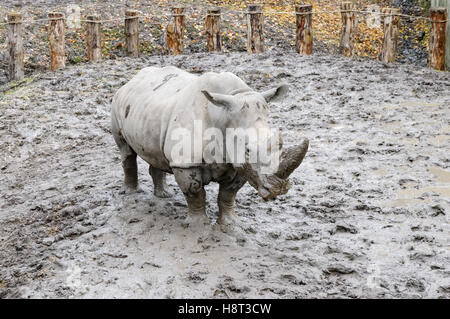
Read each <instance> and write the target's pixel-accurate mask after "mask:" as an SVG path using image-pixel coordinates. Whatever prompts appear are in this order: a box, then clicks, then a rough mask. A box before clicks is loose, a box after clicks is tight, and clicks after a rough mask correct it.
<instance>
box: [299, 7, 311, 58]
mask: <svg viewBox="0 0 450 319" xmlns="http://www.w3.org/2000/svg"><path fill="white" fill-rule="evenodd" d="M295 12H296V13H297V14H296V16H297V19H296V24H297V36H296V48H297V52H298V53H300V54H307V55H309V54H312V52H313V32H312V5H311V4H307V5H298V6H295Z"/></svg>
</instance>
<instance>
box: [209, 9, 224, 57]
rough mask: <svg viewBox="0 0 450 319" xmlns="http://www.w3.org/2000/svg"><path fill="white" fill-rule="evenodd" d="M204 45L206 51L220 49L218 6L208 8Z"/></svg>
mask: <svg viewBox="0 0 450 319" xmlns="http://www.w3.org/2000/svg"><path fill="white" fill-rule="evenodd" d="M205 30H206V46H207V48H208V51H221V50H222V39H221V38H220V8H214V9H209V10H208V14H207V16H206V20H205Z"/></svg>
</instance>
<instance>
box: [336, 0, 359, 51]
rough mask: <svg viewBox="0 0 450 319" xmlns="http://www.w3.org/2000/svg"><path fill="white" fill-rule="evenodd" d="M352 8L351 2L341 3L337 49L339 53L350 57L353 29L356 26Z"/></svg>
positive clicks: (353, 41)
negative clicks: (339, 35)
mask: <svg viewBox="0 0 450 319" xmlns="http://www.w3.org/2000/svg"><path fill="white" fill-rule="evenodd" d="M352 10H354V5H353V3H351V2H342V3H341V20H342V29H341V44H340V46H339V51H340V52H341V54H343V55H345V56H348V57H352V56H353V53H354V52H353V50H354V46H355V35H354V30H355V28H356V16H355V13H354V12H352Z"/></svg>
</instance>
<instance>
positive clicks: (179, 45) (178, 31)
mask: <svg viewBox="0 0 450 319" xmlns="http://www.w3.org/2000/svg"><path fill="white" fill-rule="evenodd" d="M184 11H185V8H184V7H174V8H172V15H173V24H169V26H168V29H171V30H168V31H171V32H170V35H171V41H169V42H167V45H168V48H167V49H168V53H169V54H183V49H184V41H183V38H184Z"/></svg>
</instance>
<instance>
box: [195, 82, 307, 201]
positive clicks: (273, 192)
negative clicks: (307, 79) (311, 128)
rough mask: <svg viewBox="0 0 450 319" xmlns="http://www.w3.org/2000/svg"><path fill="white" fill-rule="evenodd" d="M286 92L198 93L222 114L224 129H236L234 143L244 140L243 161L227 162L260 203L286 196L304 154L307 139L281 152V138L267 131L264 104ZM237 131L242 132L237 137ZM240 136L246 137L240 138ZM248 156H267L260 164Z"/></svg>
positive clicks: (280, 88) (284, 89) (278, 89)
mask: <svg viewBox="0 0 450 319" xmlns="http://www.w3.org/2000/svg"><path fill="white" fill-rule="evenodd" d="M288 91H289V88H288V87H287V85H284V84H283V85H279V86H277V87H275V88H273V89H271V90H268V91H266V92H263V93H258V92H255V91H253V90H251V89H250V88H248V89H240V90H237V91H235V92H231V93H230V94H217V93H211V92H208V91H202V93H203V94H204V95H205V97H206V98H207V99H208V100H209V101H210V102H211V103H212V104H214V105H216V106H218V107H220V108H222V110H223V111H225V115H226V116H224V117H225V118H226V123H225V126H226V127H227V128H233V129H236V130H235V132H237V133H236V137H237V139H240V140H241V141H243V140H245V160H244V161H243V162H233V161H231V163H232V164H233V166H234V167H235V169H236V171H237V172H238V174H240V175H241V176H243V177H244V178H245V179H246V180H247V181H248V182H249V184H250V185H251V186H253V187H254V188H255V189H256V190H257V191H258V194H259V195H260V196H261V197H262V198H263V199H264V200H271V199H274V198H276V197H277V196H279V195H283V194H286V193H287V192H288V190H289V189H290V187H291V186H290V183H289V176H290V175H291V173H292V172H293V171H294V170H295V169H296V168H297V167H298V166H299V165H300V164H301V162H302V161H303V158H304V157H305V155H306V152H307V151H308V145H309V141H308V140H307V139H303V140H302V141H301V142H300V144H298V145H296V146H293V147H290V148H288V149H285V150H283V149H282V144H283V143H282V139H281V136H279V134H276V135H274V131H273V130H270V128H269V125H268V113H269V106H268V103H269V102H270V101H276V100H279V99H281V98H282V97H283V96H285V95H286V94H287V93H288ZM239 129H244V130H241V131H240V133H239ZM249 129H253V130H254V131H256V132H257V142H255V140H252V139H250V138H249V136H248V135H246V134H248V132H249ZM240 134H244V135H246V136H240ZM274 141H275V143H274ZM227 147H229V145H227ZM232 147H234V145H233V146H232ZM261 151H263V152H261ZM250 154H259V155H260V154H266V155H267V156H265V160H262V159H261V157H260V156H259V155H258V157H257V159H256V160H255V157H254V156H250ZM274 159H275V160H274ZM274 164H275V166H274Z"/></svg>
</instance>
